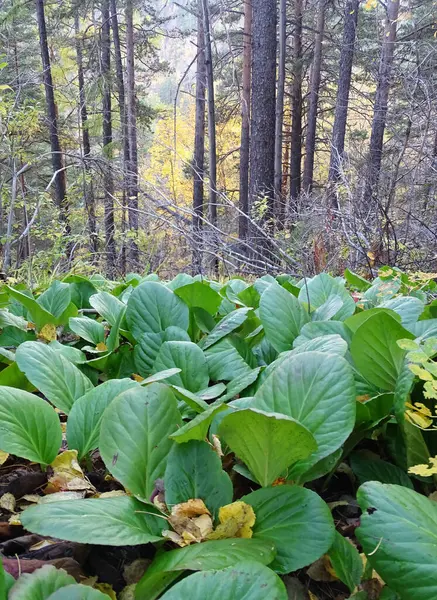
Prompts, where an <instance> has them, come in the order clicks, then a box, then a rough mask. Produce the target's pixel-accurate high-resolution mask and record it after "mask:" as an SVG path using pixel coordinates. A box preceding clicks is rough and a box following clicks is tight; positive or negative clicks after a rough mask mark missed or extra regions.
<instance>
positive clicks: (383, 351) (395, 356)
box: [351, 313, 414, 391]
mask: <svg viewBox="0 0 437 600" xmlns="http://www.w3.org/2000/svg"><path fill="white" fill-rule="evenodd" d="M413 337H414V336H413V335H412V334H411V333H410V332H409V331H407V330H406V329H404V328H403V327H402V325H400V324H399V323H398V322H397V321H396V320H395V319H393V318H392V317H391V316H390V315H388V314H386V313H377V314H375V315H374V316H372V317H370V318H369V319H367V320H366V321H365V322H364V323H363V324H362V325H361V326H360V327H358V329H357V330H356V332H355V335H354V336H353V339H352V344H351V354H352V358H353V360H354V363H355V365H356V367H357V369H358V370H359V371H360V373H361V374H362V375H364V377H365V378H366V379H367V380H368V381H370V383H373V384H374V385H377V386H378V387H380V388H381V389H383V390H389V391H394V389H395V386H396V380H397V378H398V376H399V374H400V372H401V369H402V365H403V361H404V358H405V350H402V349H401V348H399V346H398V344H397V341H398V340H401V339H411V338H413Z"/></svg>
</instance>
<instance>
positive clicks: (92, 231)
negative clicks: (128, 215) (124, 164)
mask: <svg viewBox="0 0 437 600" xmlns="http://www.w3.org/2000/svg"><path fill="white" fill-rule="evenodd" d="M74 32H75V36H76V60H77V80H78V83H79V112H80V120H81V125H82V147H83V164H84V184H83V187H84V197H85V209H86V212H87V219H88V233H89V236H90V237H89V248H90V252H91V257H92V259H91V260H92V262H93V263H95V262H96V260H97V252H98V239H97V222H96V211H95V201H94V189H93V183H92V180H91V177H90V166H89V162H88V159H89V157H90V155H91V144H90V134H89V130H88V110H87V105H86V96H85V78H84V73H83V56H82V40H81V39H80V25H79V12H78V9H76V12H75V14H74Z"/></svg>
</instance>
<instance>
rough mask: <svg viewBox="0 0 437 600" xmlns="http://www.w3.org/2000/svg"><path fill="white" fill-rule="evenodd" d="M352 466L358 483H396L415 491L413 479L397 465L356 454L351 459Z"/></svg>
mask: <svg viewBox="0 0 437 600" xmlns="http://www.w3.org/2000/svg"><path fill="white" fill-rule="evenodd" d="M350 465H351V467H352V471H353V472H354V473H355V476H356V477H357V479H358V481H359V482H360V483H361V484H362V483H366V482H367V481H380V482H381V483H394V484H397V485H402V486H405V487H407V488H410V489H411V490H412V489H413V484H412V482H411V479H410V478H409V477H408V475H407V474H406V473H405V471H402V469H400V468H399V467H397V466H396V465H392V464H391V463H389V462H386V461H385V460H381V459H380V458H377V457H375V456H366V455H365V454H363V453H360V452H356V453H355V454H352V456H351V457H350Z"/></svg>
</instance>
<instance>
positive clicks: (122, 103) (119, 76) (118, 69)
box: [111, 0, 129, 275]
mask: <svg viewBox="0 0 437 600" xmlns="http://www.w3.org/2000/svg"><path fill="white" fill-rule="evenodd" d="M111 26H112V40H113V42H114V56H115V73H116V84H117V92H118V107H119V111H120V123H121V136H122V141H123V174H124V175H123V184H122V188H123V189H122V192H123V208H122V212H121V231H122V238H123V239H122V241H121V250H120V271H121V273H122V274H123V275H125V274H126V239H125V238H126V236H125V235H124V232H125V230H126V209H125V207H126V190H127V189H128V176H127V172H128V168H129V132H128V125H127V116H126V94H125V87H124V77H123V60H122V57H121V44H120V31H119V27H118V16H117V3H116V0H111Z"/></svg>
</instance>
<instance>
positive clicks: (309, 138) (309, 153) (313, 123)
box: [303, 0, 325, 193]
mask: <svg viewBox="0 0 437 600" xmlns="http://www.w3.org/2000/svg"><path fill="white" fill-rule="evenodd" d="M324 34H325V0H319V2H318V5H317V21H316V34H315V38H314V57H313V64H312V68H311V80H310V100H309V109H308V124H307V135H306V142H305V160H304V167H303V189H304V191H305V192H307V193H310V192H311V191H312V189H313V177H314V155H315V153H316V131H317V110H318V107H319V89H320V81H321V74H322V45H323V37H324Z"/></svg>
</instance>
